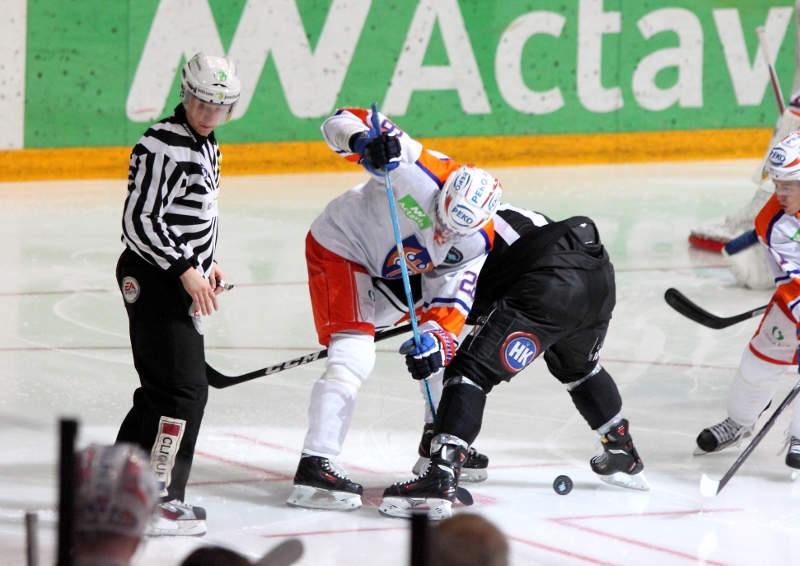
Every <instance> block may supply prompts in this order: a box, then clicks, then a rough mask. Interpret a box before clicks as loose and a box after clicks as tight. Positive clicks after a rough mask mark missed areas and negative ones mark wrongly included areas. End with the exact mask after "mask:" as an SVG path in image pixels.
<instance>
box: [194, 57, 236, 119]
mask: <svg viewBox="0 0 800 566" xmlns="http://www.w3.org/2000/svg"><path fill="white" fill-rule="evenodd" d="M241 93H242V83H241V81H240V80H239V77H237V76H236V65H234V64H233V61H231V58H230V57H215V56H213V55H206V54H205V53H204V52H202V51H201V52H199V53H198V54H197V55H195V56H194V57H192V58H191V59H189V61H188V62H187V63H186V64H185V65H184V66H183V69H182V70H181V100H182V101H183V104H184V105H185V106H186V107H187V108H188V106H189V104H190V103H191V100H192V98H193V97H194V98H197V100H199V101H201V102H205V103H207V104H213V105H219V106H224V107H227V108H228V112H227V114H225V116H226V118H225V121H226V122H227V121H229V120H230V119H231V115H232V113H233V107H234V106H236V103H237V102H239V96H240V95H241Z"/></svg>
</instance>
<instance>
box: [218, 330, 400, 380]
mask: <svg viewBox="0 0 800 566" xmlns="http://www.w3.org/2000/svg"><path fill="white" fill-rule="evenodd" d="M409 330H411V325H410V324H404V325H403V326H398V327H397V328H390V329H389V330H384V331H382V332H378V333H376V334H375V342H380V341H381V340H386V339H387V338H392V337H394V336H399V335H401V334H405V333H406V332H408V331H409ZM327 357H328V349H327V348H325V349H324V350H320V351H318V352H312V353H311V354H306V355H305V356H300V357H299V358H294V359H293V360H288V361H285V362H282V363H280V364H275V365H274V366H269V367H265V368H262V369H257V370H255V371H251V372H250V373H245V374H242V375H224V374H222V373H220V372H218V371H217V370H215V369H214V368H213V367H211V366H210V365H209V364H208V363H206V378H207V379H208V384H209V385H210V386H211V387H213V388H214V389H225V388H226V387H230V386H231V385H238V384H239V383H244V382H246V381H252V380H254V379H258V378H259V377H264V376H265V375H272V374H273V373H278V372H281V371H284V370H287V369H292V368H296V367H297V366H302V365H305V364H308V363H311V362H316V361H317V360H322V359H324V358H327Z"/></svg>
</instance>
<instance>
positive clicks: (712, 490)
mask: <svg viewBox="0 0 800 566" xmlns="http://www.w3.org/2000/svg"><path fill="white" fill-rule="evenodd" d="M798 393H800V381H798V382H797V383H796V384H795V386H794V387H793V388H792V390H791V391H790V392H789V394H788V395H787V396H786V399H784V400H783V402H782V403H781V404H780V405H779V406H778V408H777V409H775V412H774V413H772V416H771V417H770V418H769V420H768V421H767V422H765V423H764V427H763V428H762V429H761V430H760V431H758V434H757V435H755V437H754V438H753V440H752V442H750V446H748V447H747V448H745V449H744V452H742V453H741V455H740V456H739V457H738V458H736V461H735V462H734V463H733V466H731V469H730V470H728V471H727V472H726V473H725V475H724V476H722V478H721V479H719V480H712V479H711V478H709V477H708V476H707V475H705V474H703V477H702V478H701V479H700V493H701V494H702V495H703V496H704V497H714V496H715V495H716V494H718V493H719V492H720V491H722V488H723V487H725V484H727V483H728V482H729V481H730V479H731V478H732V477H733V474H735V473H736V470H738V469H739V468H740V467H741V465H742V464H743V463H744V461H745V460H747V457H748V456H750V453H751V452H752V451H753V450H755V448H756V446H758V443H759V442H761V441H762V440H763V439H764V437H765V436H766V434H767V432H769V429H771V428H772V425H774V424H775V422H776V421H777V420H778V417H779V416H780V414H781V413H782V412H783V410H784V409H785V408H786V407H788V406H789V405H790V404H791V402H792V401H794V398H795V397H797V394H798Z"/></svg>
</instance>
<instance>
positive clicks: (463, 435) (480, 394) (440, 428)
mask: <svg viewBox="0 0 800 566" xmlns="http://www.w3.org/2000/svg"><path fill="white" fill-rule="evenodd" d="M485 406H486V393H485V392H484V391H483V389H481V388H480V387H477V386H475V385H473V384H471V383H464V382H462V383H458V384H454V385H445V387H444V390H443V391H442V399H441V401H439V408H438V409H437V411H436V420H435V421H434V423H433V435H434V437H435V436H436V435H438V434H452V435H453V436H457V437H458V438H460V439H462V440H463V441H465V442H466V443H467V444H469V445H472V443H473V442H475V439H476V438H478V433H479V432H480V431H481V423H483V409H484V407H485Z"/></svg>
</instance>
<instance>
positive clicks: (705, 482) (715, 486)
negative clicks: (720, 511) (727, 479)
mask: <svg viewBox="0 0 800 566" xmlns="http://www.w3.org/2000/svg"><path fill="white" fill-rule="evenodd" d="M719 490H720V487H719V480H712V479H711V478H710V477H708V476H707V475H705V474H703V477H702V478H700V495H702V496H703V497H714V496H715V495H716V494H718V493H719Z"/></svg>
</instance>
